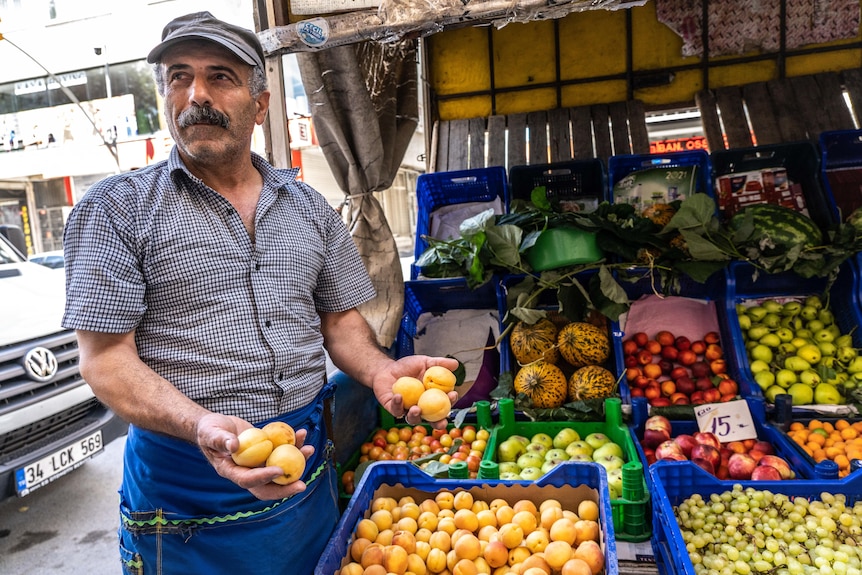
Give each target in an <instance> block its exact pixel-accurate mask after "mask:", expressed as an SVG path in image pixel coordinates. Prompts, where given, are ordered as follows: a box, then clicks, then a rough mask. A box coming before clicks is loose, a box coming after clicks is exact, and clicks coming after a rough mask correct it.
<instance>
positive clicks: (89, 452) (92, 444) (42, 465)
mask: <svg viewBox="0 0 862 575" xmlns="http://www.w3.org/2000/svg"><path fill="white" fill-rule="evenodd" d="M104 448H105V446H104V445H103V444H102V431H101V430H99V431H97V432H95V433H93V434H91V435H89V436H87V437H84V438H83V439H79V440H78V441H76V442H75V443H73V444H71V445H67V446H66V447H64V448H63V449H58V450H57V451H55V452H54V453H52V454H51V455H48V456H47V457H43V458H42V459H40V460H39V461H37V462H35V463H31V464H30V465H28V466H26V467H22V468H20V469H17V470H15V488H16V489H17V491H18V496H19V497H24V496H25V495H27V494H28V493H31V492H33V491H35V490H36V489H39V488H40V487H42V486H44V485H47V484H48V483H50V482H52V481H54V480H55V479H57V478H58V477H61V476H63V475H65V474H67V473H69V472H70V471H73V470H74V469H77V468H78V467H80V466H81V465H83V464H84V462H85V461H86V460H88V459H89V458H91V457H92V456H94V455H96V454H97V453H100V452H102V451H103V450H104Z"/></svg>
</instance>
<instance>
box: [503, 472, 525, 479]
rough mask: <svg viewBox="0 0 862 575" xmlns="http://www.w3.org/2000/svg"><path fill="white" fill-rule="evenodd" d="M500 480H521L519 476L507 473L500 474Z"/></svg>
mask: <svg viewBox="0 0 862 575" xmlns="http://www.w3.org/2000/svg"><path fill="white" fill-rule="evenodd" d="M500 479H502V480H504V481H515V480H518V479H521V474H520V473H513V472H511V471H507V472H505V473H500Z"/></svg>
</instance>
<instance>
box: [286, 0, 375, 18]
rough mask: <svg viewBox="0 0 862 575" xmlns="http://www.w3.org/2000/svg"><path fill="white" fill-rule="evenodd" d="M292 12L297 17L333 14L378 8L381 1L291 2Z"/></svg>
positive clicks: (333, 0) (299, 0)
mask: <svg viewBox="0 0 862 575" xmlns="http://www.w3.org/2000/svg"><path fill="white" fill-rule="evenodd" d="M289 6H290V11H291V12H293V13H294V14H297V15H309V14H332V13H333V12H348V11H351V10H364V9H366V8H378V7H379V6H380V0H290V2H289Z"/></svg>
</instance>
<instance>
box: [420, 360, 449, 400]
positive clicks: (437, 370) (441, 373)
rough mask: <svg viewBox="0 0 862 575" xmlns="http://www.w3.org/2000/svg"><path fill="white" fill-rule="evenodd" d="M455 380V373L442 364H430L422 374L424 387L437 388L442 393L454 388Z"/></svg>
mask: <svg viewBox="0 0 862 575" xmlns="http://www.w3.org/2000/svg"><path fill="white" fill-rule="evenodd" d="M455 381H456V377H455V374H454V373H452V372H451V371H449V370H448V369H446V368H445V367H443V366H442V365H432V366H431V367H429V368H428V369H426V370H425V374H424V375H423V376H422V383H423V384H424V385H425V389H439V390H440V391H442V392H444V393H449V392H450V391H453V390H454V389H455Z"/></svg>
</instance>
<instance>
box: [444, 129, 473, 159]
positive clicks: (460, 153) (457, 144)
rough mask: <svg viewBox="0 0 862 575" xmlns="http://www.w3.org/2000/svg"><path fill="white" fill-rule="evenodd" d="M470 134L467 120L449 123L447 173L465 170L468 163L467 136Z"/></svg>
mask: <svg viewBox="0 0 862 575" xmlns="http://www.w3.org/2000/svg"><path fill="white" fill-rule="evenodd" d="M469 133H470V121H469V120H450V121H449V154H448V157H449V159H448V161H447V162H446V163H447V165H448V167H447V171H449V172H453V171H456V170H466V169H467V166H468V165H467V161H468V156H467V154H468V152H469V150H468V149H467V135H468V134H469Z"/></svg>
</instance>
